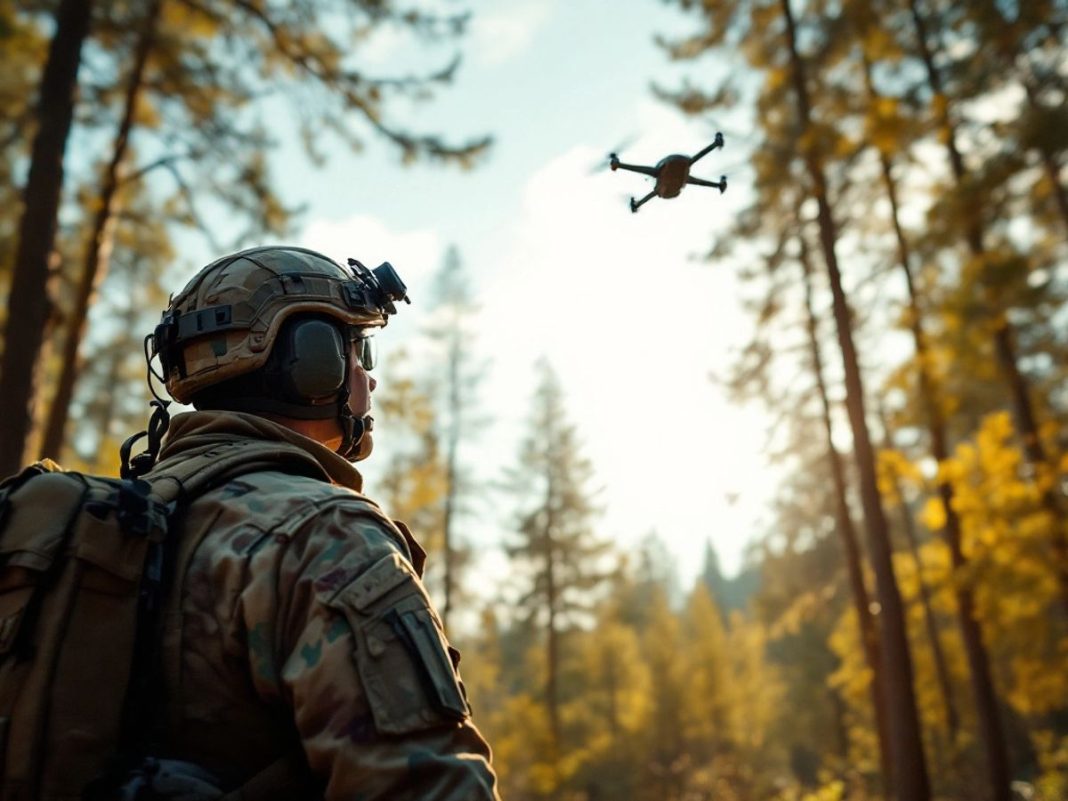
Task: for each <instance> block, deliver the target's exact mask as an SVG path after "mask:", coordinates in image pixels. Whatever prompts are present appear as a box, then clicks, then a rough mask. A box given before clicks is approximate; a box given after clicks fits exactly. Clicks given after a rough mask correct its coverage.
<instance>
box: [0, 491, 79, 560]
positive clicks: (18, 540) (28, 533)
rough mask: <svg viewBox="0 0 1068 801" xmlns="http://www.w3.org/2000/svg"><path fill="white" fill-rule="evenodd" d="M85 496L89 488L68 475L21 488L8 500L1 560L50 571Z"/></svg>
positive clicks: (1, 542) (2, 537)
mask: <svg viewBox="0 0 1068 801" xmlns="http://www.w3.org/2000/svg"><path fill="white" fill-rule="evenodd" d="M85 492H86V485H85V484H84V483H83V482H82V481H80V480H79V479H78V478H76V477H74V476H72V475H70V474H68V473H44V474H42V475H40V476H36V477H34V478H33V479H31V480H30V481H27V482H26V483H25V484H24V485H23V486H21V487H19V488H18V489H17V490H16V491H15V492H13V493H12V494H11V495H10V496H8V497H7V499H6V503H7V504H8V508H7V516H6V519H5V521H4V526H3V535H2V536H0V560H2V561H3V562H4V563H6V564H13V565H18V566H20V567H26V568H31V569H34V570H47V569H48V567H49V566H50V565H51V564H52V562H53V561H54V559H55V557H56V552H57V551H58V550H59V548H60V547H61V545H62V544H63V540H64V536H63V535H64V532H65V531H66V530H67V528H68V526H70V524H71V523H72V522H73V520H74V517H75V515H77V514H78V510H79V509H80V508H81V504H82V499H83V497H84V496H85Z"/></svg>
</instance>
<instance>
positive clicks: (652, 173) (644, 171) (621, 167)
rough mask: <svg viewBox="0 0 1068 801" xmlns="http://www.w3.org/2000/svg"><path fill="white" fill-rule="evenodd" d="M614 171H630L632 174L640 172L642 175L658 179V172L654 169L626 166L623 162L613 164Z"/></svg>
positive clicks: (637, 165) (635, 165)
mask: <svg viewBox="0 0 1068 801" xmlns="http://www.w3.org/2000/svg"><path fill="white" fill-rule="evenodd" d="M612 169H613V170H630V171H631V172H640V173H641V174H642V175H648V176H650V177H652V178H655V177H656V170H654V169H653V168H652V167H643V166H641V165H640V164H624V163H623V162H622V161H615V162H613V166H612Z"/></svg>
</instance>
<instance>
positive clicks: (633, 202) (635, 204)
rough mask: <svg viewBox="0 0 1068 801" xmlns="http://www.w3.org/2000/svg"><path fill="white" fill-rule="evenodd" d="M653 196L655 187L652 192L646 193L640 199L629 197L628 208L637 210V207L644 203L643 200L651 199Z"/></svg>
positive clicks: (654, 195)
mask: <svg viewBox="0 0 1068 801" xmlns="http://www.w3.org/2000/svg"><path fill="white" fill-rule="evenodd" d="M654 197H656V190H655V189H654V190H653V191H652V192H650V193H649V194H648V195H646V196H645V197H643V198H642V199H641V200H635V199H634V198H631V199H630V210H631V211H637V210H638V209H640V208H641V207H642V204H643V203H645V201H647V200H652V199H653V198H654Z"/></svg>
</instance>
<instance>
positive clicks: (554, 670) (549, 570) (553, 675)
mask: <svg viewBox="0 0 1068 801" xmlns="http://www.w3.org/2000/svg"><path fill="white" fill-rule="evenodd" d="M550 469H551V467H550ZM555 504H556V492H555V489H554V487H553V480H552V475H551V474H550V475H549V486H548V488H547V491H546V498H545V532H544V546H545V604H546V606H547V607H548V612H549V620H548V632H547V634H548V642H547V643H546V646H547V653H546V657H547V662H548V664H547V665H546V671H547V675H546V680H545V703H546V706H548V708H549V736H550V739H551V746H550V747H551V748H552V765H553V774H554V776H555V777H556V781H555V782H554V784H559V778H560V777H559V769H560V696H559V684H558V675H557V674H558V672H559V667H560V642H559V632H558V631H557V628H556V626H557V621H556V613H557V604H558V603H559V598H558V592H557V587H556V548H555V547H554V542H553V536H554V534H555V530H554V529H555V525H554V519H553V518H554V515H553V509H554V508H555Z"/></svg>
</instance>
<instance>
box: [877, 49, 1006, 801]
mask: <svg viewBox="0 0 1068 801" xmlns="http://www.w3.org/2000/svg"><path fill="white" fill-rule="evenodd" d="M865 78H866V80H867V83H868V93H869V95H870V96H871V97H872V99H874V97H875V89H874V86H873V85H872V83H871V73H870V69H869V68H868V65H867V64H865ZM879 160H880V165H881V169H882V180H883V186H884V188H885V190H886V194H887V198H888V199H889V201H890V213H891V218H892V222H893V227H894V235H895V237H896V240H897V250H898V264H899V266H900V267H901V271H902V273H903V274H904V277H905V285H906V287H907V289H908V299H909V313H908V318H909V328H910V329H911V332H912V340H913V346H914V347H915V349H916V363H917V370H918V375H917V377H918V384H919V391H920V400H921V404H922V406H923V410H924V414H925V416H926V418H927V432H928V435H929V437H930V440H931V455H932V456H933V457H934V459H935V461H936V462H937V463H938V464H939V465H942V464H944V463H945V462H946V459H947V458H948V457H949V447H948V443H947V437H946V422H945V418H944V416H943V414H942V403H941V397H940V393H939V390H938V388H937V384H936V381H935V378H934V376H933V375H932V372H931V353H930V348H929V347H928V344H927V336H926V332H925V330H924V327H923V310H922V309H921V308H920V301H919V297H918V293H917V291H916V283H915V280H914V279H913V274H912V258H911V253H910V248H909V242H908V239H907V237H906V236H905V232H904V229H903V228H902V226H901V218H900V214H899V205H898V193H897V184H896V182H895V180H894V177H893V172H892V165H891V163H890V159H889V157H888V156H887V155H886V154H885V153H883V152H881V151H880V153H879ZM938 496H939V499H940V501H941V504H942V512H943V514H944V516H945V521H946V522H945V524H944V525H943V526H942V532H941V533H942V538H943V540H944V541H945V543H946V546H947V547H948V548H949V553H950V560H951V563H952V565H953V575H954V582H953V587H954V596H955V598H956V602H957V618H958V624H959V626H960V632H961V638H962V639H963V641H964V651H965V654H966V656H967V659H968V676H969V679H970V682H971V687H972V697H973V700H974V701H975V708H976V712H977V715H978V718H979V726H980V729H981V735H980V736H981V738H982V741H983V749H984V752H985V754H986V759H985V762H986V774H987V779H988V781H989V783H990V787H991V789H992V791H993V797H994V799H996V801H1008V798H1009V783H1010V780H1011V773H1010V768H1009V752H1008V746H1007V744H1006V742H1005V733H1004V726H1003V725H1002V721H1001V712H1000V710H999V708H998V701H997V693H996V691H995V689H994V680H993V676H992V675H991V670H990V657H989V655H988V653H987V649H986V645H985V644H984V642H983V635H982V629H981V628H980V626H979V621H978V620H976V618H975V599H974V596H973V594H972V588H971V587H970V586H969V584H968V583H967V582H966V581H965V580H964V579H963V577H964V576H966V575H967V570H966V567H967V564H968V560H967V558H966V557H965V555H964V549H963V545H962V529H961V521H960V515H958V514H957V510H956V507H955V506H954V503H953V497H954V490H953V485H952V484H951V483H950V481H949V480H948V479H947V478H946V477H945V476H942V475H940V476H939V478H938ZM902 508H904V503H903V502H902ZM906 512H907V510H906ZM907 522H908V523H911V517H910V518H909V520H908V521H907ZM910 548H911V550H912V551H913V554H914V558H915V559H916V560H917V569H918V567H919V555H918V553H917V552H916V546H915V536H914V534H911V533H910ZM921 584H922V581H921ZM922 589H923V592H924V593H926V587H925V586H923V588H922ZM924 605H925V615H926V616H927V627H928V632H929V635H930V637H931V643H932V647H934V648H935V649H936V651H935V667H936V669H937V670H938V677H939V683H940V684H941V685H942V688H943V695H944V697H945V700H946V705H947V721H948V722H949V724H950V731H951V733H953V734H955V733H956V728H957V716H956V710H955V709H954V708H953V704H952V696H951V694H950V691H949V680H948V676H947V675H946V668H945V658H944V656H943V655H942V653H941V646H940V645H939V643H938V633H937V627H936V626H935V625H934V620H933V618H932V617H931V613H930V604H929V602H928V601H927V600H926V599H924Z"/></svg>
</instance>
